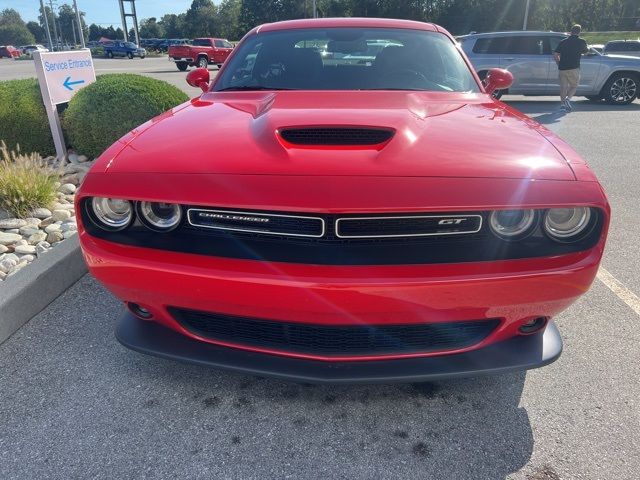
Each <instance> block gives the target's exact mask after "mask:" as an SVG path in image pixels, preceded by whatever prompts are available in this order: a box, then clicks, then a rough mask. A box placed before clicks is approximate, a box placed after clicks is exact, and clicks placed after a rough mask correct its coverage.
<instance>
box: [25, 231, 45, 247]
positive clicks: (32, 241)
mask: <svg viewBox="0 0 640 480" xmlns="http://www.w3.org/2000/svg"><path fill="white" fill-rule="evenodd" d="M46 239H47V234H46V233H45V232H43V231H41V230H39V231H37V232H36V233H34V234H33V235H30V236H29V238H28V239H27V242H29V245H37V244H38V243H40V242H44V241H45V240H46Z"/></svg>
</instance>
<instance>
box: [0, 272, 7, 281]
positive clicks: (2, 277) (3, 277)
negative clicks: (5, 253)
mask: <svg viewBox="0 0 640 480" xmlns="http://www.w3.org/2000/svg"><path fill="white" fill-rule="evenodd" d="M5 278H7V274H6V273H4V272H0V282H1V281H2V280H4V279H5Z"/></svg>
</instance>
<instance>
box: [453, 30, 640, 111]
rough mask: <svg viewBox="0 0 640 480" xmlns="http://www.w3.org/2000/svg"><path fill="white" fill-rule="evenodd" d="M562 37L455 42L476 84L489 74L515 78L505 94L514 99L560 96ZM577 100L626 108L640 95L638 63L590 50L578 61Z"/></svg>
mask: <svg viewBox="0 0 640 480" xmlns="http://www.w3.org/2000/svg"><path fill="white" fill-rule="evenodd" d="M566 36H567V35H566V34H563V33H554V32H529V31H524V32H523V31H518V32H498V33H481V34H475V35H466V36H462V37H458V41H459V42H460V45H461V47H462V49H463V50H464V52H465V53H466V54H467V56H468V57H469V60H471V62H472V63H473V66H474V68H475V69H476V71H477V72H478V75H479V76H480V78H482V79H483V78H484V77H485V76H486V73H487V72H488V71H489V70H490V69H491V68H504V69H507V70H509V71H510V72H511V73H512V74H513V76H514V82H513V85H511V87H509V89H508V91H502V92H498V93H497V95H498V96H499V95H501V94H503V93H512V94H518V95H559V93H560V82H559V80H558V67H557V65H556V62H555V61H554V59H553V51H554V50H555V49H556V47H557V45H558V43H560V41H562V40H563V39H564V38H566ZM580 65H581V69H580V84H579V86H578V90H577V95H583V96H585V97H587V98H589V99H591V100H600V99H604V100H606V101H607V102H609V103H612V104H617V105H625V104H629V103H631V102H633V101H634V100H635V99H636V98H637V96H638V93H640V59H636V58H631V57H624V56H620V55H600V54H599V53H598V52H596V51H595V50H591V51H590V52H589V53H588V54H586V55H584V56H583V57H582V60H581V64H580Z"/></svg>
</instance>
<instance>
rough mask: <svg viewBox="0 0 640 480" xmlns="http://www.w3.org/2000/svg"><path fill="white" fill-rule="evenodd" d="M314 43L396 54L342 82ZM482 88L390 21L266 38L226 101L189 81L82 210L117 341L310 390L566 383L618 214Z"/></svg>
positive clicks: (559, 147) (133, 140) (308, 27)
mask: <svg viewBox="0 0 640 480" xmlns="http://www.w3.org/2000/svg"><path fill="white" fill-rule="evenodd" d="M314 40H321V41H322V43H325V44H327V46H328V48H329V49H330V50H331V49H332V46H333V45H337V44H338V43H339V44H340V47H339V50H340V51H341V52H343V53H347V54H348V53H350V52H358V51H361V43H360V42H361V41H366V40H384V41H386V42H388V43H389V44H393V45H389V46H387V47H385V48H384V49H382V50H381V51H380V52H379V53H378V54H377V55H376V58H375V61H374V62H372V63H371V64H368V63H362V64H352V63H349V62H348V61H345V63H339V62H336V61H335V59H334V61H333V62H332V63H331V64H326V63H324V61H323V59H322V56H321V54H320V52H319V50H318V48H317V46H316V45H317V43H316V42H314ZM307 44H309V45H310V46H308V47H305V45H307ZM487 79H488V81H487V85H486V86H483V85H482V84H481V83H480V82H479V80H478V78H477V76H476V75H475V73H474V72H473V71H472V70H471V68H470V64H469V63H468V62H467V60H466V58H465V56H464V54H463V53H462V51H461V50H460V49H459V48H457V46H456V43H455V40H454V39H453V38H452V37H451V36H450V35H449V34H448V33H447V32H446V31H445V30H444V29H442V28H441V27H438V26H436V25H433V24H425V23H419V22H414V21H407V20H392V19H373V18H367V19H365V18H339V19H331V18H326V19H325V18H323V19H307V20H293V21H286V22H279V23H271V24H267V25H262V26H261V27H259V29H258V28H254V29H253V30H251V31H250V32H249V33H248V34H247V35H246V36H245V37H244V39H243V40H242V41H241V42H240V44H239V45H238V47H237V48H236V49H235V50H234V52H233V53H232V54H231V56H230V57H229V58H228V60H227V61H226V62H225V65H224V67H223V68H222V70H221V71H220V72H219V73H218V75H217V76H216V77H215V79H214V80H213V82H212V83H210V78H209V71H208V70H207V69H206V68H198V69H195V70H193V71H191V72H189V74H188V76H187V81H188V83H189V84H190V85H191V86H195V87H199V88H201V89H202V91H203V93H202V95H201V96H200V97H199V98H198V99H194V100H191V101H189V102H185V103H184V104H182V105H180V106H177V107H176V108H174V109H173V110H171V111H169V112H166V113H165V114H163V115H161V116H159V117H156V118H154V119H153V120H151V121H149V122H147V123H145V124H143V125H141V126H140V127H138V128H135V129H134V130H133V131H132V132H130V133H128V134H127V135H125V136H124V137H123V138H122V139H121V140H119V141H118V142H116V143H115V144H114V145H113V146H112V147H110V148H108V149H107V150H106V151H105V152H104V153H103V154H102V155H101V156H100V157H99V158H98V159H97V160H96V163H95V165H94V166H93V168H92V169H91V171H90V172H89V174H88V175H87V177H86V179H85V181H84V182H83V184H82V186H81V187H80V189H79V192H78V194H77V195H76V200H75V201H76V205H75V207H76V208H75V211H76V213H77V215H78V230H79V238H80V243H81V246H82V249H83V251H84V258H85V260H86V261H87V263H88V266H89V269H90V270H91V273H92V274H93V275H94V277H95V278H97V279H98V280H99V281H101V282H102V283H103V284H104V285H105V286H106V287H107V288H108V289H109V290H110V291H111V292H112V293H113V294H114V295H116V296H117V297H119V298H120V299H121V300H122V301H123V302H124V304H125V305H126V307H127V310H126V313H124V314H123V316H122V319H121V321H120V324H119V326H118V328H117V337H118V339H119V340H120V342H122V343H123V344H124V345H126V346H128V347H130V348H133V349H134V350H137V351H139V352H143V353H149V354H155V355H159V356H162V357H165V358H174V359H179V360H182V361H193V362H196V363H199V364H209V365H213V366H216V367H219V368H230V369H236V370H240V371H242V372H245V373H247V372H253V373H255V374H257V375H262V376H263V375H274V376H279V377H283V378H287V379H289V380H291V379H293V380H300V381H304V382H310V381H311V382H314V381H317V382H352V381H368V382H386V381H388V380H396V381H423V380H433V379H436V378H437V379H440V378H444V377H459V376H466V375H475V374H480V373H490V372H504V371H507V370H518V369H527V368H535V367H540V366H543V365H546V364H548V363H551V362H553V361H554V360H555V359H557V358H558V357H559V355H560V353H561V350H562V340H561V337H560V334H559V332H558V329H557V327H556V326H555V324H554V322H553V320H552V318H553V317H554V316H555V315H557V314H559V313H560V312H561V311H563V310H564V309H566V308H567V307H568V306H569V305H571V304H572V303H573V302H574V301H575V300H576V299H577V298H578V297H580V295H582V294H583V293H585V292H586V291H587V290H588V288H589V286H590V285H591V282H592V281H593V280H594V278H595V276H596V273H597V271H598V266H599V263H600V260H601V257H602V253H603V250H604V245H605V240H606V236H607V229H608V225H609V216H610V210H609V205H608V203H607V199H606V197H605V194H604V192H603V189H602V187H601V186H600V184H599V183H598V181H597V179H596V177H595V175H594V173H593V172H592V171H591V170H590V169H589V168H588V167H587V165H586V163H585V161H584V160H583V159H582V158H580V156H579V155H578V154H577V153H576V152H575V151H573V150H572V149H571V147H569V145H568V144H567V143H565V142H564V141H562V140H561V139H560V138H558V137H557V136H556V135H555V134H554V133H552V132H551V131H549V130H547V129H546V128H545V127H543V126H541V125H539V124H538V123H536V122H535V121H534V120H532V119H531V118H529V117H527V116H526V115H524V114H521V113H519V112H517V111H516V110H514V109H513V108H510V107H507V106H506V105H504V104H503V103H501V102H499V101H497V100H495V99H493V98H492V97H491V95H490V94H491V92H492V91H493V90H495V89H504V88H507V87H508V86H509V84H510V82H511V81H512V80H513V77H512V75H511V74H510V73H509V72H508V71H505V70H501V69H491V70H490V71H489V74H488V75H487ZM194 145H197V148H196V149H194ZM574 348H577V347H576V346H575V345H574Z"/></svg>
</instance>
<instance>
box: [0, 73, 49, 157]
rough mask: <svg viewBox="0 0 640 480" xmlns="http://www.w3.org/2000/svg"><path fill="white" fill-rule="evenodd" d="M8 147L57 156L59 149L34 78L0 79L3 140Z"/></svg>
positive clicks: (0, 136)
mask: <svg viewBox="0 0 640 480" xmlns="http://www.w3.org/2000/svg"><path fill="white" fill-rule="evenodd" d="M3 140H4V142H5V143H6V144H7V147H8V149H9V150H15V149H17V147H18V145H20V149H21V150H22V151H23V152H25V153H31V152H37V153H39V154H40V155H43V156H46V155H55V152H56V149H55V146H54V145H53V138H52V137H51V129H50V128H49V121H48V120H47V112H46V111H45V109H44V103H43V102H42V95H41V94H40V87H39V86H38V81H37V80H36V79H35V78H28V79H25V80H9V81H7V82H0V141H3Z"/></svg>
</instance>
